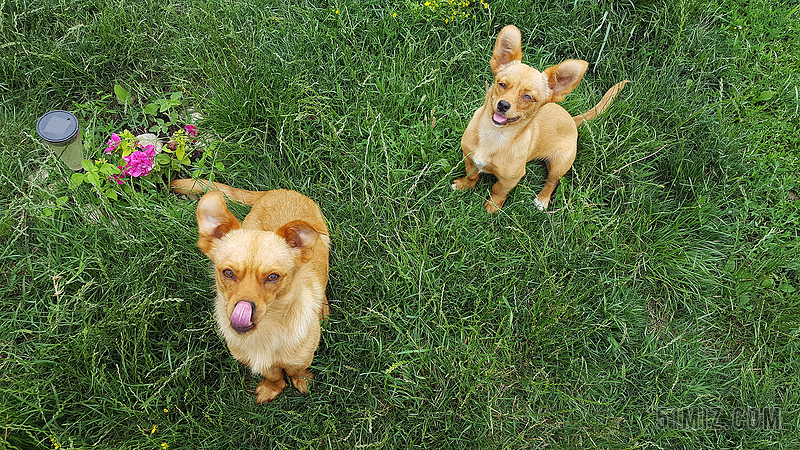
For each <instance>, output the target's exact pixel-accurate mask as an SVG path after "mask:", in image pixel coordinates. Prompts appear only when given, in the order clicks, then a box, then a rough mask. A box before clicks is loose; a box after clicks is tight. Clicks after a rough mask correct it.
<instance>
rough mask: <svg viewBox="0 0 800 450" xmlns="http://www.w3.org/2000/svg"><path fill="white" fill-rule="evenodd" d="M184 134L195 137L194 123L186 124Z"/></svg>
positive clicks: (195, 128)
mask: <svg viewBox="0 0 800 450" xmlns="http://www.w3.org/2000/svg"><path fill="white" fill-rule="evenodd" d="M186 134H188V135H189V136H191V137H197V127H196V126H194V125H186Z"/></svg>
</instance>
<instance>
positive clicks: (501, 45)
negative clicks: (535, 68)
mask: <svg viewBox="0 0 800 450" xmlns="http://www.w3.org/2000/svg"><path fill="white" fill-rule="evenodd" d="M521 60H522V35H521V34H520V32H519V28H517V27H515V26H514V25H506V26H505V27H504V28H503V29H502V30H500V34H498V35H497V42H495V43H494V52H492V59H491V61H489V65H490V66H491V67H492V72H493V73H494V74H495V75H497V72H498V71H499V70H500V67H502V66H504V65H506V64H508V63H510V62H512V61H521Z"/></svg>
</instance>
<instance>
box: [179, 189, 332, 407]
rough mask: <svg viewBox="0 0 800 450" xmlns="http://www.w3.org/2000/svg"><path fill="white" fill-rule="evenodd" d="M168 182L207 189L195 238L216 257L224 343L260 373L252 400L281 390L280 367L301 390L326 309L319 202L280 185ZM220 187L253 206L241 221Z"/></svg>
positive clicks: (325, 245)
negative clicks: (250, 188) (256, 188)
mask: <svg viewBox="0 0 800 450" xmlns="http://www.w3.org/2000/svg"><path fill="white" fill-rule="evenodd" d="M171 187H172V189H173V190H174V191H176V192H180V193H184V194H190V195H191V194H202V193H203V192H204V191H206V190H208V189H212V190H211V191H209V192H208V193H207V194H205V195H204V196H203V197H202V198H201V199H200V202H199V203H198V204H197V227H198V234H199V239H198V241H197V246H198V247H200V250H202V252H203V253H205V254H206V255H207V256H208V257H209V259H211V262H212V263H213V265H214V278H215V280H216V286H217V298H216V306H215V317H216V319H217V324H218V326H219V329H220V332H221V333H222V335H223V337H224V338H225V341H226V343H227V344H228V349H229V350H230V352H231V354H232V355H233V357H234V358H236V359H237V360H238V361H240V362H241V363H242V364H245V365H247V366H249V367H250V369H251V370H252V371H253V372H254V373H256V374H261V375H262V376H263V377H264V379H263V380H262V381H261V382H260V383H259V384H258V387H257V388H256V401H257V403H262V402H269V401H271V400H273V399H274V398H275V397H276V396H277V395H278V394H280V393H281V392H282V391H283V389H284V388H285V387H286V381H285V380H284V375H283V374H284V371H285V372H286V374H287V375H289V377H290V378H291V380H292V384H294V386H295V387H296V388H297V389H298V390H299V391H300V392H301V393H304V394H305V393H306V392H308V386H307V383H308V382H309V381H311V380H312V379H313V378H314V375H313V374H312V373H311V372H309V371H308V367H309V366H310V365H311V361H312V359H313V357H314V352H315V351H316V349H317V345H318V344H319V337H320V319H321V318H325V317H327V316H328V314H329V312H330V310H329V307H328V301H327V299H326V296H325V288H326V286H327V283H328V251H329V246H330V239H329V236H328V228H327V227H326V225H325V220H324V218H323V217H322V213H321V212H320V210H319V207H318V206H317V204H316V203H314V201H312V200H311V199H309V198H308V197H306V196H304V195H303V194H300V193H299V192H295V191H287V190H284V189H276V190H272V191H245V190H242V189H236V188H232V187H230V186H226V185H224V184H220V183H209V182H208V181H206V180H197V181H195V180H175V181H173V182H172V184H171ZM223 193H224V194H225V195H226V196H227V197H228V198H230V199H233V200H236V201H239V202H241V203H244V204H246V205H251V206H252V209H251V210H250V213H249V214H248V215H247V217H246V218H245V219H244V221H243V222H242V223H241V224H240V223H239V221H238V219H236V217H235V216H234V215H233V214H231V212H230V211H229V210H228V208H227V206H226V205H225V199H224V198H223V195H222V194H223ZM240 303H241V304H240ZM248 305H249V306H248ZM234 316H236V318H234Z"/></svg>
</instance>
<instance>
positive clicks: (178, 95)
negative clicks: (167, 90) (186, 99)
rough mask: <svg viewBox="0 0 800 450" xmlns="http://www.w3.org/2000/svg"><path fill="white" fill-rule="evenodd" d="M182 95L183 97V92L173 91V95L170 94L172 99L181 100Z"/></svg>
mask: <svg viewBox="0 0 800 450" xmlns="http://www.w3.org/2000/svg"><path fill="white" fill-rule="evenodd" d="M182 97H183V93H182V92H173V93H172V95H170V96H169V98H170V99H171V100H172V101H175V100H180V99H181V98H182Z"/></svg>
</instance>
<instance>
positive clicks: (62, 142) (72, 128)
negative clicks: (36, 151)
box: [36, 110, 83, 170]
mask: <svg viewBox="0 0 800 450" xmlns="http://www.w3.org/2000/svg"><path fill="white" fill-rule="evenodd" d="M36 133H37V134H38V135H39V137H40V138H42V141H44V143H45V145H47V146H48V147H50V148H51V149H52V150H53V153H55V154H56V156H58V157H59V159H61V161H63V162H64V164H66V165H67V167H69V168H70V169H72V170H81V168H82V167H83V166H81V161H83V142H81V131H80V124H79V123H78V118H77V117H75V116H74V115H73V114H72V113H70V112H67V111H62V110H55V111H50V112H48V113H47V114H45V115H43V116H42V117H40V118H39V120H38V121H37V122H36Z"/></svg>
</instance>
